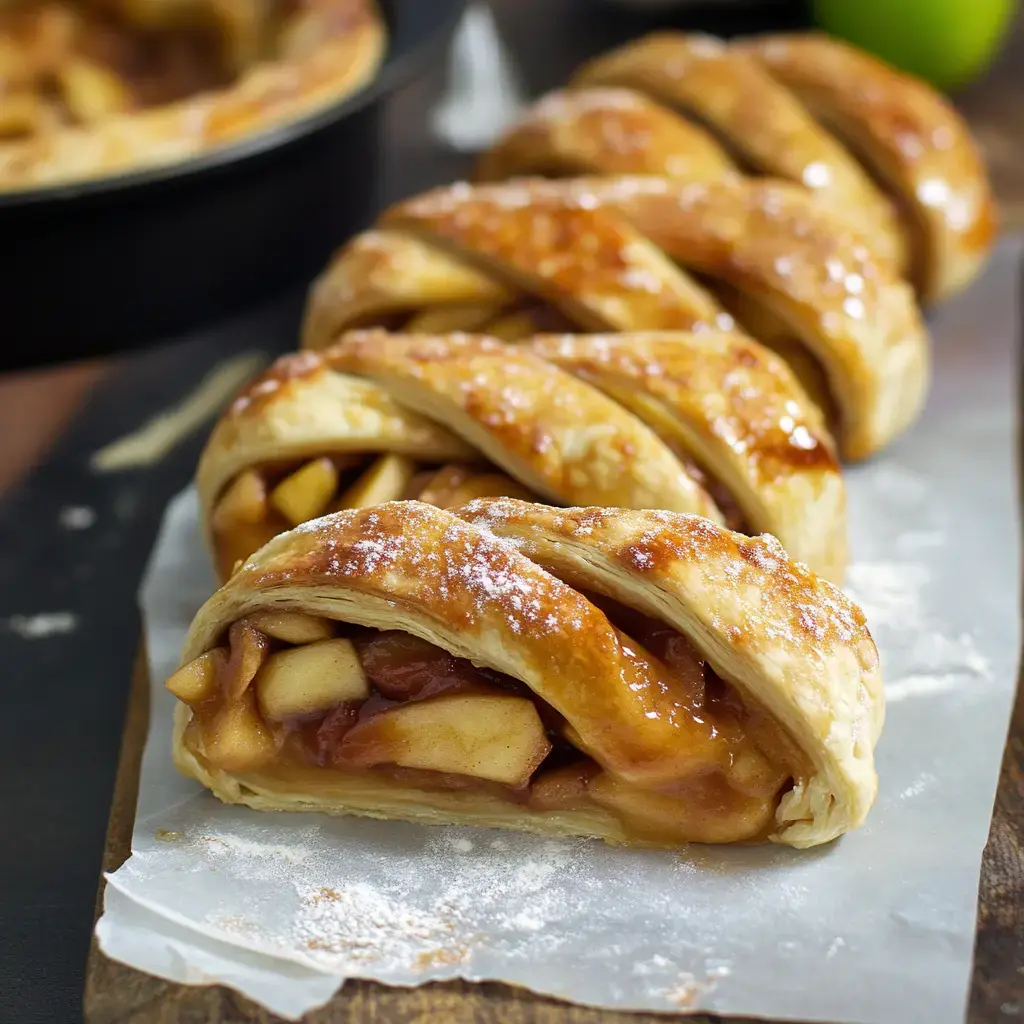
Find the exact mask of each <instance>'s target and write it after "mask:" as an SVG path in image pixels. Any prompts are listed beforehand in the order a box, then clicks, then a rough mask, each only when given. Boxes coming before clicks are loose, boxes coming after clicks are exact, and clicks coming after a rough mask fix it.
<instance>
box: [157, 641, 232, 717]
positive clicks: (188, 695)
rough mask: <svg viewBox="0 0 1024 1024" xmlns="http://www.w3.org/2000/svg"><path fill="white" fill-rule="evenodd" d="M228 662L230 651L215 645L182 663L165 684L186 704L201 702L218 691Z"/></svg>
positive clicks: (192, 704)
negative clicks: (218, 683) (218, 681)
mask: <svg viewBox="0 0 1024 1024" xmlns="http://www.w3.org/2000/svg"><path fill="white" fill-rule="evenodd" d="M227 663H228V652H227V651H226V650H225V649H224V648H223V647H215V648H214V649H213V650H212V651H207V652H206V653H205V654H200V655H199V657H198V658H194V659H193V660H192V661H190V662H189V663H188V664H187V665H182V666H181V668H179V669H178V671H177V672H175V673H174V675H172V676H171V678H170V679H168V680H167V682H166V683H164V686H166V687H167V689H168V690H170V691H171V693H173V694H174V696H175V697H177V698H178V700H180V701H184V702H185V703H186V704H189V705H191V706H195V705H196V704H201V703H202V702H203V701H205V700H209V699H210V698H211V697H212V696H213V695H214V694H215V693H216V692H217V680H218V677H219V675H220V674H221V673H222V672H223V671H224V669H225V668H226V667H227Z"/></svg>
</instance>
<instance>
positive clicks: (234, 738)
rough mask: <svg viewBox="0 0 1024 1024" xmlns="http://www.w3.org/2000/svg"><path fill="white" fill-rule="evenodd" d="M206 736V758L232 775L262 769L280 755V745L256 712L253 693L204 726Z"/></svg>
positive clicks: (217, 714)
mask: <svg viewBox="0 0 1024 1024" xmlns="http://www.w3.org/2000/svg"><path fill="white" fill-rule="evenodd" d="M202 736H203V753H204V755H205V756H206V758H207V759H208V760H209V761H211V762H212V763H213V764H215V765H216V766H217V767H218V768H223V769H224V770H225V771H229V772H239V771H251V770H252V769H254V768H259V767H260V766H262V765H264V764H266V763H267V762H268V761H270V760H271V759H272V758H273V757H274V755H275V754H276V753H277V744H276V743H275V742H274V737H273V736H272V735H271V733H270V730H269V729H268V728H267V727H266V725H265V724H264V723H263V721H262V719H261V718H260V716H259V714H258V713H257V711H256V700H255V698H254V697H253V693H252V691H251V690H247V691H246V692H245V693H243V694H242V696H241V697H240V698H239V699H238V700H235V701H232V702H231V703H230V704H227V705H225V706H224V707H223V708H221V709H220V710H219V711H218V712H217V713H216V714H215V715H214V716H213V717H212V718H211V719H210V721H209V722H206V723H204V726H203V730H202Z"/></svg>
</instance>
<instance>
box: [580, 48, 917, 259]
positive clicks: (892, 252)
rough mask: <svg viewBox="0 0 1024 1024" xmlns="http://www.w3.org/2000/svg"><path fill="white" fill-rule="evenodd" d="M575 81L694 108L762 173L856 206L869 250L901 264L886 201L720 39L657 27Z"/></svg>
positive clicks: (897, 231)
mask: <svg viewBox="0 0 1024 1024" xmlns="http://www.w3.org/2000/svg"><path fill="white" fill-rule="evenodd" d="M573 84H574V85H579V86H583V87H587V86H594V85H606V86H607V85H613V86H625V87H626V88H630V89H636V90H637V91H639V92H642V93H645V94H647V95H649V96H651V97H652V98H654V99H656V100H658V101H660V102H662V103H665V104H667V105H669V106H670V107H675V108H677V109H680V110H682V111H683V112H686V113H690V114H693V115H694V116H695V117H696V118H697V119H698V120H699V121H702V122H703V123H705V124H707V125H708V126H709V127H711V128H712V129H713V130H714V131H716V132H717V133H718V134H719V135H720V136H722V137H723V138H724V139H725V140H726V141H727V143H728V144H729V145H730V146H731V147H732V148H733V149H734V150H735V151H736V152H737V153H739V154H740V156H741V157H742V159H743V160H744V162H745V163H746V164H748V165H749V166H751V167H752V168H754V169H755V170H757V171H759V172H760V173H762V174H768V175H771V176H773V177H779V178H784V179H786V180H789V181H793V182H797V183H799V184H801V185H803V186H805V187H806V188H809V189H811V190H812V191H814V192H815V193H817V194H818V195H819V196H821V197H822V199H823V200H824V201H826V202H827V203H828V204H829V205H830V206H832V207H834V208H835V209H836V210H838V211H840V212H841V211H853V210H856V211H857V216H858V219H859V221H860V224H861V228H862V230H863V231H864V232H865V234H866V235H867V237H868V238H869V239H870V244H871V246H872V248H873V249H875V251H876V252H878V253H879V254H880V255H881V256H882V257H883V258H885V259H886V260H888V261H891V262H892V263H893V264H894V265H895V266H896V267H897V268H898V269H899V268H902V267H904V266H905V264H906V260H907V254H906V252H905V242H904V239H903V235H902V231H901V228H900V224H899V222H898V220H897V218H896V215H895V211H894V210H893V208H892V205H891V203H890V202H889V201H888V199H887V198H886V197H885V196H884V195H883V193H882V192H881V191H880V190H879V189H878V188H877V187H876V186H875V185H874V183H873V182H872V181H871V179H870V177H868V175H867V174H865V173H864V171H863V170H862V169H861V168H860V167H859V166H858V164H857V162H856V160H854V159H853V158H852V157H851V156H850V155H849V154H848V153H847V152H846V151H845V150H844V149H843V147H842V146H841V145H839V144H838V143H837V142H836V141H835V140H834V139H833V138H832V137H831V136H830V135H829V134H828V133H827V132H825V131H823V130H822V129H821V128H820V127H819V126H818V125H817V124H816V123H815V121H814V119H813V118H812V117H811V116H810V115H809V114H808V113H807V111H806V110H805V109H804V107H803V106H802V105H801V103H800V101H799V100H798V99H797V98H796V97H794V96H793V95H792V94H791V93H790V92H789V91H788V90H787V89H786V88H785V86H783V85H781V84H780V83H779V82H777V81H775V80H774V79H773V78H772V76H771V75H769V74H767V73H766V72H765V71H764V69H763V68H761V67H758V66H757V62H755V61H752V60H750V59H749V57H747V56H745V55H743V54H742V53H740V52H738V51H736V50H733V49H731V48H729V47H727V46H726V44H725V43H723V42H722V41H720V40H718V39H715V38H713V37H711V36H705V35H688V34H685V33H682V32H656V33H653V34H651V35H648V36H644V37H643V38H641V39H638V40H636V41H634V42H631V43H627V44H626V45H625V46H622V47H620V48H618V49H616V50H612V51H611V52H610V53H607V54H603V55H602V56H600V57H597V58H596V59H594V60H592V61H590V62H589V63H588V64H585V65H584V66H583V68H581V69H580V71H578V72H577V74H576V75H575V77H574V79H573Z"/></svg>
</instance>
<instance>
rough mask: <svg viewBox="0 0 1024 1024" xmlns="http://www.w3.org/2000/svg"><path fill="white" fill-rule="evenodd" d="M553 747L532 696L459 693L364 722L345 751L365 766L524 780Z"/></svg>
mask: <svg viewBox="0 0 1024 1024" xmlns="http://www.w3.org/2000/svg"><path fill="white" fill-rule="evenodd" d="M550 749H551V744H550V743H549V742H548V738H547V736H546V735H545V733H544V726H543V725H542V724H541V720H540V717H539V716H538V714H537V709H536V708H535V707H534V706H533V702H532V701H530V700H529V699H527V698H525V697H507V696H504V695H497V694H480V693H456V694H448V695H442V696H440V697H432V698H430V699H428V700H421V701H415V702H413V703H411V704H400V705H399V706H398V707H395V708H389V709H388V710H386V711H382V712H380V713H379V714H377V715H374V716H373V717H372V718H366V719H364V720H363V721H361V722H358V723H357V724H356V725H355V726H353V728H352V729H351V730H349V732H348V733H347V734H346V735H345V738H344V739H343V740H342V744H341V749H340V751H339V753H340V759H341V760H343V761H345V762H347V763H348V764H352V765H357V766H360V767H366V768H369V767H372V766H373V765H377V764H394V765H398V766H400V767H402V768H421V769H428V770H430V771H436V772H449V773H452V774H456V775H472V776H474V777H476V778H480V779H489V780H490V781H492V782H503V783H505V784H506V785H508V786H515V787H522V786H525V785H526V784H527V783H528V782H529V781H530V776H531V775H532V774H533V773H534V771H535V770H536V769H537V766H538V765H539V764H540V763H541V762H542V761H543V760H544V758H545V757H547V755H548V751H549V750H550Z"/></svg>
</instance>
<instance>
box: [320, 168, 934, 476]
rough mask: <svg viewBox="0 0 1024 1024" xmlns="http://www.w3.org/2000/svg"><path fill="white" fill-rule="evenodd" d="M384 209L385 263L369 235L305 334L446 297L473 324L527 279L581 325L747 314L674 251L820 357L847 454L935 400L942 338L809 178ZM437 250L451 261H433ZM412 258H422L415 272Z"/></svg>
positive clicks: (556, 190)
mask: <svg viewBox="0 0 1024 1024" xmlns="http://www.w3.org/2000/svg"><path fill="white" fill-rule="evenodd" d="M384 222H385V224H386V225H388V228H389V230H388V231H387V232H385V237H386V238H387V240H388V241H387V248H386V250H384V249H382V248H381V246H380V237H381V236H380V233H379V232H377V233H374V234H375V236H376V240H374V241H373V246H372V247H373V252H374V254H375V255H374V257H373V259H372V260H371V261H367V260H366V259H365V258H364V256H363V255H362V248H361V246H360V245H359V244H358V243H356V244H354V245H353V246H351V247H349V249H348V250H347V251H346V252H344V253H342V254H341V256H340V257H339V258H338V259H337V260H336V261H335V263H334V264H332V266H331V267H329V268H328V269H327V270H326V271H325V273H324V274H323V275H322V277H321V279H320V281H319V282H318V284H317V285H316V286H315V288H314V292H313V296H312V300H311V303H310V306H309V309H308V311H307V315H306V326H305V329H304V332H303V340H304V344H305V345H306V346H308V347H311V348H322V347H324V346H325V345H328V344H330V342H331V341H332V340H333V339H334V337H336V332H337V331H338V330H339V329H341V328H343V327H345V326H350V325H351V324H352V323H353V321H359V320H360V319H365V318H366V316H367V315H368V313H369V310H370V309H374V310H376V311H378V313H379V314H381V315H383V311H385V310H386V311H389V312H392V311H394V310H396V309H399V308H402V309H405V310H407V311H408V310H409V309H410V308H412V309H426V310H437V311H438V312H442V311H443V310H445V309H446V308H450V307H451V306H452V305H453V304H457V303H459V302H462V303H466V302H469V303H477V304H478V306H477V307H476V308H475V309H474V317H475V319H474V321H473V323H474V324H477V323H479V322H480V320H482V321H483V326H482V327H476V326H474V328H473V329H482V330H484V331H487V330H488V329H489V325H488V323H487V315H486V309H487V308H488V307H491V309H492V312H493V319H492V321H491V322H493V323H496V324H497V323H500V322H501V320H502V318H501V317H500V315H499V314H500V313H501V310H502V308H504V307H508V306H509V304H510V303H514V302H515V301H516V298H515V296H516V294H517V293H518V295H519V301H522V300H523V299H524V298H528V299H532V300H533V301H536V300H537V299H538V298H539V299H541V300H542V301H545V302H547V303H548V304H549V305H551V306H554V307H556V308H557V309H558V310H559V311H560V312H561V313H562V314H564V315H565V316H567V317H568V318H569V320H570V321H571V322H572V323H573V324H578V325H580V326H582V327H583V328H584V329H585V330H617V331H637V330H681V329H685V330H706V329H708V327H709V326H711V325H714V326H715V327H717V328H718V329H725V330H728V329H730V328H732V327H734V326H735V325H734V322H733V320H732V317H730V316H729V315H728V314H726V313H725V311H724V310H723V309H722V307H721V306H720V305H719V304H718V302H716V300H715V299H714V298H712V296H711V295H710V293H709V292H707V291H706V290H705V289H704V287H702V286H700V285H697V284H696V283H695V282H694V281H693V280H692V279H691V278H690V277H688V276H687V275H686V274H685V272H683V271H681V270H679V269H678V267H677V266H676V265H675V264H674V263H672V262H671V261H670V260H669V259H668V258H667V256H666V253H667V254H668V255H670V256H672V258H673V259H674V260H675V261H676V262H677V263H680V264H683V265H684V266H686V267H687V268H691V269H692V270H694V271H696V272H698V273H700V274H702V275H704V277H705V278H710V279H711V281H712V282H715V281H718V282H721V283H722V284H723V285H724V286H725V287H726V288H727V289H728V290H730V291H732V292H733V293H739V294H740V295H742V297H743V298H744V300H745V303H746V306H747V307H748V312H752V313H753V314H755V315H756V320H757V322H758V323H764V322H765V321H766V320H768V319H770V320H772V321H773V323H774V324H775V327H776V330H777V331H781V332H782V333H783V337H782V341H783V342H784V341H785V332H788V333H789V335H790V336H791V337H792V338H795V339H797V341H798V342H799V344H800V345H802V346H803V347H804V348H805V349H806V350H807V351H808V352H809V353H810V354H811V356H812V357H813V361H814V363H816V364H820V366H821V368H822V369H823V371H824V375H825V377H826V379H827V380H828V382H829V385H830V389H831V393H832V397H833V398H834V399H835V405H836V407H837V409H838V412H839V419H840V424H839V425H840V431H839V433H840V439H841V445H842V450H843V454H844V456H845V457H846V458H849V459H859V458H864V457H867V456H869V455H871V454H873V453H874V452H876V451H878V450H879V449H880V448H882V447H884V446H885V445H886V444H887V443H888V442H889V441H890V440H892V438H894V437H895V436H897V435H898V434H899V433H900V432H901V431H902V430H903V429H905V427H906V426H907V425H908V424H909V423H910V422H912V421H913V420H914V418H915V417H916V416H917V413H918V412H919V410H920V407H921V404H922V402H923V398H924V394H925V391H926V389H927V383H928V376H929V355H928V338H927V334H926V332H925V329H924V326H923V324H922V322H921V318H920V315H919V312H918V310H917V307H916V305H915V304H914V299H913V294H912V292H911V290H910V288H909V286H907V285H906V284H905V283H904V282H902V281H901V280H899V279H898V278H897V277H896V276H895V274H894V271H893V269H892V268H891V267H890V266H889V265H888V264H886V263H885V261H883V260H879V259H877V258H876V257H875V256H874V255H873V254H872V252H871V251H870V250H869V249H868V247H867V246H866V245H864V244H863V242H862V241H861V240H860V239H859V237H858V236H857V235H855V234H853V233H852V232H850V231H849V230H847V228H846V227H845V225H844V222H843V221H842V220H840V219H839V218H836V217H835V216H833V215H832V214H831V211H830V210H829V209H828V208H826V207H823V206H822V205H821V204H819V203H816V202H814V201H813V199H812V198H811V197H810V196H809V195H808V194H807V193H806V192H804V191H803V190H802V189H800V188H797V187H795V186H791V185H787V184H785V183H780V182H774V181H767V180H753V179H739V178H733V179H729V180H723V181H719V182H714V183H700V184H691V185H685V184H682V183H680V182H674V181H669V180H667V179H664V178H655V177H619V178H577V179H566V180H557V181H547V180H542V179H532V178H529V179H517V180H515V181H512V182H506V183H502V184H494V185H479V186H470V185H465V184H459V185H455V186H451V187H447V188H441V189H435V190H434V191H431V192H428V193H426V194H425V195H423V196H419V197H417V198H415V199H411V200H408V201H406V202H404V203H401V204H400V205H399V206H397V207H395V208H393V209H392V210H391V211H389V212H388V213H387V214H386V215H385V217H384ZM659 247H660V248H659ZM431 251H436V252H437V254H438V263H437V268H432V269H427V268H430V267H431V255H430V254H431ZM368 262H369V263H370V264H371V265H370V267H369V269H367V263H368ZM453 264H454V266H455V267H456V268H457V269H458V273H456V274H455V275H454V279H455V280H456V281H457V282H458V284H457V286H456V288H454V289H453V293H452V298H450V299H448V298H447V296H446V294H445V290H444V285H443V278H444V272H445V271H446V270H447V269H450V268H452V267H453ZM401 266H411V267H415V268H417V272H416V273H410V274H405V275H402V274H401V273H400V271H399V270H398V269H396V268H398V267H401ZM442 268H444V269H442ZM477 268H480V269H477ZM399 278H400V283H396V287H395V291H394V293H393V295H392V296H388V294H387V291H388V285H389V282H391V281H392V280H396V281H397V279H399ZM420 282H423V284H422V287H420ZM495 285H497V289H496V287H495ZM417 289H419V290H418V291H417ZM523 293H526V294H525V296H524V295H523ZM481 309H483V310H484V314H483V315H481ZM765 340H767V341H769V343H771V339H765ZM812 368H813V367H812ZM811 376H812V378H813V377H814V376H815V375H814V374H812V375H811ZM812 382H813V381H812Z"/></svg>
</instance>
